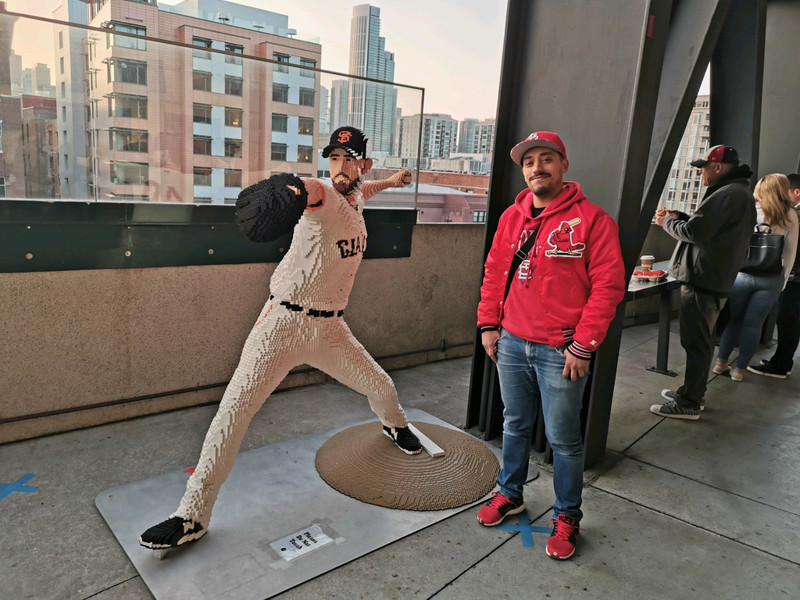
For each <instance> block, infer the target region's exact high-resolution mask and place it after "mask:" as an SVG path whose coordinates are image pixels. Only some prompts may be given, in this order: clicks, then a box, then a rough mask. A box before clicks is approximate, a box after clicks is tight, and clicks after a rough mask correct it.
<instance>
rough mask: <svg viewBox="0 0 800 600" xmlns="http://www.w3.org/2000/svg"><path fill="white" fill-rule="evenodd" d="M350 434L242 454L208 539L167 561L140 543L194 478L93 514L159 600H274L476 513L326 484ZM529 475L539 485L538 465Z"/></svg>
mask: <svg viewBox="0 0 800 600" xmlns="http://www.w3.org/2000/svg"><path fill="white" fill-rule="evenodd" d="M406 412H407V416H408V418H409V420H412V421H422V422H427V423H434V424H437V425H441V426H443V427H450V428H453V429H456V428H454V427H453V426H452V425H450V424H448V423H446V422H444V421H441V420H439V419H437V418H436V417H433V416H432V415H429V414H428V413H425V412H423V411H420V410H415V409H410V410H408V411H406ZM351 426H352V425H348V426H346V427H339V428H335V429H331V430H328V431H325V432H322V433H317V434H313V435H309V436H305V437H301V438H297V439H293V440H289V441H286V442H282V443H280V444H274V445H271V446H266V447H264V448H259V449H257V450H251V451H249V452H244V453H242V454H240V455H239V456H238V457H237V459H236V464H235V465H234V468H233V470H232V471H231V474H230V476H229V477H228V480H227V481H226V482H225V484H224V485H223V486H222V489H221V491H220V494H219V497H218V499H217V503H216V505H215V508H214V514H213V516H212V521H211V526H210V528H209V532H208V533H207V534H206V535H205V536H204V537H203V538H202V539H200V540H199V541H197V542H194V543H192V544H190V545H189V546H187V547H185V548H179V549H177V550H173V551H171V552H169V553H168V554H167V555H166V557H165V558H164V559H163V560H158V559H157V558H156V557H155V556H154V553H153V552H152V551H150V550H147V549H146V548H143V547H141V546H140V545H139V543H138V539H139V535H140V534H141V532H142V531H144V530H145V529H147V528H148V527H150V526H151V525H154V524H155V523H158V522H160V521H162V520H164V519H166V518H167V517H168V516H169V514H170V513H171V512H172V511H173V510H175V507H176V506H177V505H178V502H179V501H180V498H181V496H182V495H183V492H184V489H185V486H186V480H187V479H188V477H189V475H188V474H187V473H185V472H182V471H176V472H173V473H167V474H165V475H160V476H158V477H153V478H151V479H146V480H143V481H137V482H133V483H129V484H126V485H122V486H118V487H115V488H111V489H108V490H105V491H104V492H101V493H100V494H99V495H98V496H97V498H96V499H95V504H96V506H97V508H98V510H99V511H100V513H101V514H102V515H103V518H105V520H106V522H107V523H108V525H109V527H110V528H111V530H112V532H113V533H114V535H115V536H116V538H117V540H118V541H119V543H120V545H121V546H122V548H123V549H124V550H125V552H126V553H127V555H128V557H129V558H130V560H131V562H132V563H133V565H134V566H135V567H136V569H137V570H138V571H139V574H140V575H141V577H142V580H143V581H144V582H145V583H146V584H147V586H148V587H149V588H150V591H151V592H152V594H153V595H154V596H155V597H156V598H159V599H161V598H163V599H170V600H180V599H183V598H186V599H192V600H197V599H199V598H208V599H212V598H213V599H218V598H226V600H239V599H241V600H262V599H264V598H270V597H272V596H274V595H276V594H279V593H281V592H283V591H286V590H288V589H290V588H292V587H294V586H296V585H299V584H301V583H303V582H305V581H308V580H309V579H312V578H314V577H316V576H318V575H321V574H323V573H325V572H327V571H329V570H331V569H334V568H336V567H339V566H341V565H343V564H345V563H347V562H349V561H351V560H354V559H356V558H358V557H360V556H363V555H364V554H367V553H369V552H372V551H374V550H377V549H378V548H381V547H382V546H385V545H387V544H390V543H392V542H394V541H396V540H398V539H400V538H403V537H405V536H407V535H409V534H412V533H414V532H416V531H419V530H421V529H424V528H425V527H428V526H429V525H432V524H434V523H436V522H438V521H441V520H442V519H445V518H447V517H449V516H451V515H454V514H456V513H458V512H461V511H463V510H465V509H467V508H469V506H474V505H475V504H477V503H473V504H472V505H469V506H466V507H465V506H462V507H459V508H454V509H449V510H441V511H425V512H418V511H409V510H393V509H389V508H383V507H380V506H375V505H371V504H365V503H363V502H360V501H358V500H354V499H353V498H350V497H348V496H345V495H343V494H340V493H339V492H337V491H336V490H334V489H333V488H331V487H329V486H328V485H327V484H326V483H325V482H324V481H323V480H322V479H321V478H320V477H319V475H318V474H317V471H316V469H315V467H314V458H315V456H316V453H317V450H318V449H319V448H320V446H322V444H324V443H325V442H326V441H327V440H328V438H330V437H331V436H332V435H334V434H335V433H337V432H339V431H341V430H343V429H346V428H347V427H351ZM375 426H376V427H377V426H378V422H377V420H376V421H375ZM490 448H491V449H492V451H493V452H494V453H495V454H497V455H499V450H498V449H496V448H494V447H491V446H490ZM498 457H499V456H498ZM190 466H192V465H187V468H188V467H190ZM530 471H531V477H530V478H531V479H535V478H536V477H537V476H538V472H537V471H536V470H535V469H534V468H533V466H532V465H531V470H530Z"/></svg>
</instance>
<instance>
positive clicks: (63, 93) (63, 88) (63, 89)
mask: <svg viewBox="0 0 800 600" xmlns="http://www.w3.org/2000/svg"><path fill="white" fill-rule="evenodd" d="M66 96H67V84H66V83H65V82H63V81H62V82H61V97H62V98H65V97H66Z"/></svg>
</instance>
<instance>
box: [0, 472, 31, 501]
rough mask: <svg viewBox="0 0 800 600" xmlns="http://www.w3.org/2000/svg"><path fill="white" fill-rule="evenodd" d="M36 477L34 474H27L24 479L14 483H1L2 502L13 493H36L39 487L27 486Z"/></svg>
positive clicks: (0, 495) (0, 497)
mask: <svg viewBox="0 0 800 600" xmlns="http://www.w3.org/2000/svg"><path fill="white" fill-rule="evenodd" d="M34 477H36V475H34V474H33V473H25V475H23V476H22V477H20V478H19V479H17V480H16V481H15V482H14V483H0V500H2V499H3V498H5V497H6V496H8V495H9V494H10V493H11V492H27V493H31V492H35V491H36V490H38V489H39V488H38V487H35V486H32V485H25V483H26V482H28V481H30V480H31V479H33V478H34Z"/></svg>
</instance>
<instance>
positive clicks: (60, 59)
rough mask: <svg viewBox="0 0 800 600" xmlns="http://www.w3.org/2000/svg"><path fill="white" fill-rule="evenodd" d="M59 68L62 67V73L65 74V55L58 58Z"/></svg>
mask: <svg viewBox="0 0 800 600" xmlns="http://www.w3.org/2000/svg"><path fill="white" fill-rule="evenodd" d="M58 64H59V68H60V69H61V74H62V75H63V74H64V57H63V56H62V57H61V58H59V59H58Z"/></svg>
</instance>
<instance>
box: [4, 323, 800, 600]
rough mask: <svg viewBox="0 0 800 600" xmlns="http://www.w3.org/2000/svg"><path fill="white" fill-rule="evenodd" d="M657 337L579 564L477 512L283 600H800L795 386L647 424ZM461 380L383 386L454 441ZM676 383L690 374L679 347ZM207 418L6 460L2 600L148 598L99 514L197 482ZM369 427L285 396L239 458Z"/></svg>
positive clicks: (49, 442) (407, 379)
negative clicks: (170, 483) (113, 501)
mask: <svg viewBox="0 0 800 600" xmlns="http://www.w3.org/2000/svg"><path fill="white" fill-rule="evenodd" d="M656 335H657V326H656V325H645V326H639V327H633V328H629V329H626V330H625V332H624V334H623V340H622V348H621V356H620V362H619V370H618V373H617V383H616V391H615V396H614V405H613V413H612V421H611V426H610V431H609V439H608V452H607V454H606V457H605V459H604V460H603V464H601V465H599V466H598V467H597V468H595V469H593V470H591V471H588V472H587V473H586V481H587V486H586V489H585V492H584V511H585V513H586V516H585V518H584V520H583V523H582V526H583V534H582V536H581V538H580V542H579V546H578V551H577V553H576V555H575V556H574V557H573V559H572V560H570V561H568V562H557V561H554V560H551V559H549V558H548V557H547V556H546V555H545V553H544V547H543V546H544V543H545V539H546V538H545V536H544V535H542V534H535V535H534V539H535V547H534V548H525V547H523V546H522V543H521V536H520V534H519V533H517V532H513V531H500V530H496V529H490V528H485V527H482V526H480V525H479V524H478V523H477V522H476V519H475V517H476V513H477V507H473V508H467V509H465V510H463V511H462V512H460V513H458V514H456V515H455V516H453V517H450V518H449V519H446V520H444V521H441V522H439V523H437V524H435V525H432V526H430V527H428V528H427V529H424V530H422V531H420V532H418V533H415V534H412V535H410V536H408V537H406V538H403V539H401V540H398V541H397V542H395V543H393V544H390V545H389V546H386V547H384V548H382V549H380V550H377V551H375V552H372V553H371V554H368V555H366V556H363V557H361V558H359V559H357V560H355V561H353V562H351V563H349V564H346V565H344V566H342V567H340V568H338V569H336V570H334V571H331V572H329V573H327V574H325V575H322V576H320V577H318V578H317V579H314V580H312V581H309V582H307V583H305V584H303V585H300V586H298V587H296V588H294V589H292V590H289V591H288V592H285V593H284V594H282V595H280V596H278V598H281V599H282V600H300V599H307V598H346V599H353V598H365V599H370V600H379V599H390V598H398V599H405V598H414V599H418V598H436V599H439V600H444V599H458V600H465V599H472V598H475V599H495V598H554V599H566V598H591V599H604V598H609V599H610V598H613V599H615V600H618V599H621V598H637V599H639V598H648V599H649V598H670V599H673V598H710V597H714V598H725V599H728V598H758V599H759V600H766V599H770V598H776V599H778V598H780V599H797V598H800V544H798V543H797V540H798V539H800V508H798V506H800V502H799V501H800V469H798V467H797V460H798V457H800V374H795V375H794V376H793V377H790V378H789V379H788V380H786V381H781V380H775V379H767V378H763V377H757V376H755V375H746V376H745V380H744V382H743V383H733V382H732V381H731V380H730V379H729V378H727V377H725V376H719V377H715V376H713V375H710V377H711V382H710V385H709V389H708V393H707V396H706V410H705V412H704V413H703V414H702V418H701V420H700V421H697V422H691V421H688V422H687V421H674V420H668V419H662V418H659V417H656V416H655V415H653V414H651V413H650V412H649V411H648V408H649V406H650V404H652V403H654V402H657V401H658V400H659V391H660V390H661V389H662V388H664V387H671V386H675V385H676V383H677V379H675V378H671V377H668V376H665V375H659V374H656V373H652V372H649V371H646V370H645V369H644V367H646V366H649V365H651V364H653V362H654V360H655V351H656ZM769 351H770V350H769V348H762V349H761V352H760V356H757V357H756V359H758V358H759V357H765V356H767V355H768V352H769ZM469 366H470V360H469V359H455V360H450V361H443V362H439V363H432V364H428V365H425V366H421V367H415V368H411V369H406V370H400V371H394V372H393V373H392V376H393V377H394V379H395V382H396V384H397V387H398V390H399V392H400V398H401V401H402V402H403V404H404V405H405V406H406V407H409V408H411V407H413V408H419V409H421V410H424V411H426V412H428V413H430V414H432V415H434V416H435V417H438V418H440V419H443V420H445V421H447V422H449V423H452V424H454V425H458V426H461V425H463V423H464V414H465V409H466V403H467V401H466V398H467V390H468V386H469ZM669 366H670V368H672V369H674V370H677V371H679V372H682V371H683V356H682V351H681V348H680V345H679V343H678V337H677V333H675V332H674V331H673V333H672V343H671V355H670V362H669ZM214 411H215V407H214V406H204V407H196V408H191V409H185V410H180V411H175V412H171V413H166V414H160V415H156V416H148V417H143V418H138V419H134V420H130V421H126V422H122V423H115V424H111V425H104V426H99V427H94V428H91V429H84V430H80V431H74V432H70V433H64V434H59V435H53V436H49V437H43V438H39V439H34V440H28V441H23V442H18V443H12V444H7V445H4V446H0V482H2V485H3V486H4V487H2V488H0V582H2V585H0V597H2V598H3V599H9V600H12V599H13V600H19V599H22V598H35V599H47V598H57V599H71V598H81V599H82V598H93V599H96V600H112V599H115V600H132V599H137V600H138V599H142V598H151V597H152V596H151V595H150V592H149V591H148V589H147V587H146V585H145V584H144V583H143V581H142V580H141V579H140V577H139V576H138V574H137V572H136V570H135V569H134V568H133V566H132V564H131V563H130V562H129V560H128V558H127V557H126V555H125V554H124V553H123V551H122V549H121V547H120V546H119V544H118V543H117V541H116V539H115V538H114V536H113V534H112V533H111V531H110V529H109V528H108V527H107V526H106V523H105V521H104V520H103V518H102V517H101V515H100V513H99V512H98V511H97V509H96V508H95V506H94V498H95V496H96V495H97V494H98V493H99V492H100V491H102V490H105V489H107V488H110V487H113V486H117V485H120V484H124V483H127V482H131V481H138V480H141V479H145V478H149V477H153V476H155V475H159V474H162V473H165V472H169V471H174V470H176V469H178V468H180V467H181V466H183V465H193V464H194V463H195V461H196V458H197V455H198V452H199V448H200V446H201V443H202V439H203V436H204V434H205V431H206V428H207V427H208V424H209V422H210V420H211V417H212V415H213V413H214ZM370 415H371V413H370V412H369V409H368V407H367V403H366V402H365V401H364V399H363V397H361V396H358V395H357V394H355V393H353V392H351V391H350V390H348V389H346V388H344V387H342V386H340V385H338V384H335V383H327V384H322V385H318V386H313V387H306V388H301V389H294V390H289V391H285V392H280V393H278V394H276V395H275V396H274V398H272V399H271V401H269V402H267V403H266V404H265V406H264V407H263V408H262V410H261V411H260V413H259V414H258V415H256V417H255V418H254V420H253V422H252V425H251V426H250V429H249V431H248V433H247V436H246V438H245V440H244V444H243V446H242V451H245V450H250V449H253V448H258V447H262V446H265V445H268V444H274V443H277V442H281V441H284V440H289V439H292V438H295V437H299V436H304V435H307V434H311V433H316V432H320V431H325V430H328V429H331V428H333V427H338V426H345V425H348V424H350V423H356V422H359V421H362V420H364V419H368V418H369V417H370ZM495 443H498V442H495ZM26 473H35V478H33V479H31V480H29V481H27V482H24V483H25V485H27V486H36V487H37V488H38V489H37V490H36V491H35V492H32V493H25V492H24V491H10V489H9V487H8V484H9V483H13V482H15V481H18V480H20V478H21V477H23V476H24V475H25V474H26ZM18 485H21V484H18ZM264 501H265V502H268V501H269V499H268V498H265V499H264ZM551 501H552V484H551V475H550V474H549V473H548V472H547V471H544V470H543V471H542V473H541V475H540V477H539V478H538V480H536V481H533V482H532V483H530V484H528V486H527V488H526V504H527V506H528V514H529V516H530V520H531V522H532V524H533V525H534V526H545V525H547V522H548V518H549V514H550V511H549V505H550V503H551ZM510 521H511V522H515V518H512V519H511V520H510ZM200 543H202V542H200ZM142 551H145V550H144V549H143V550H142Z"/></svg>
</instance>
